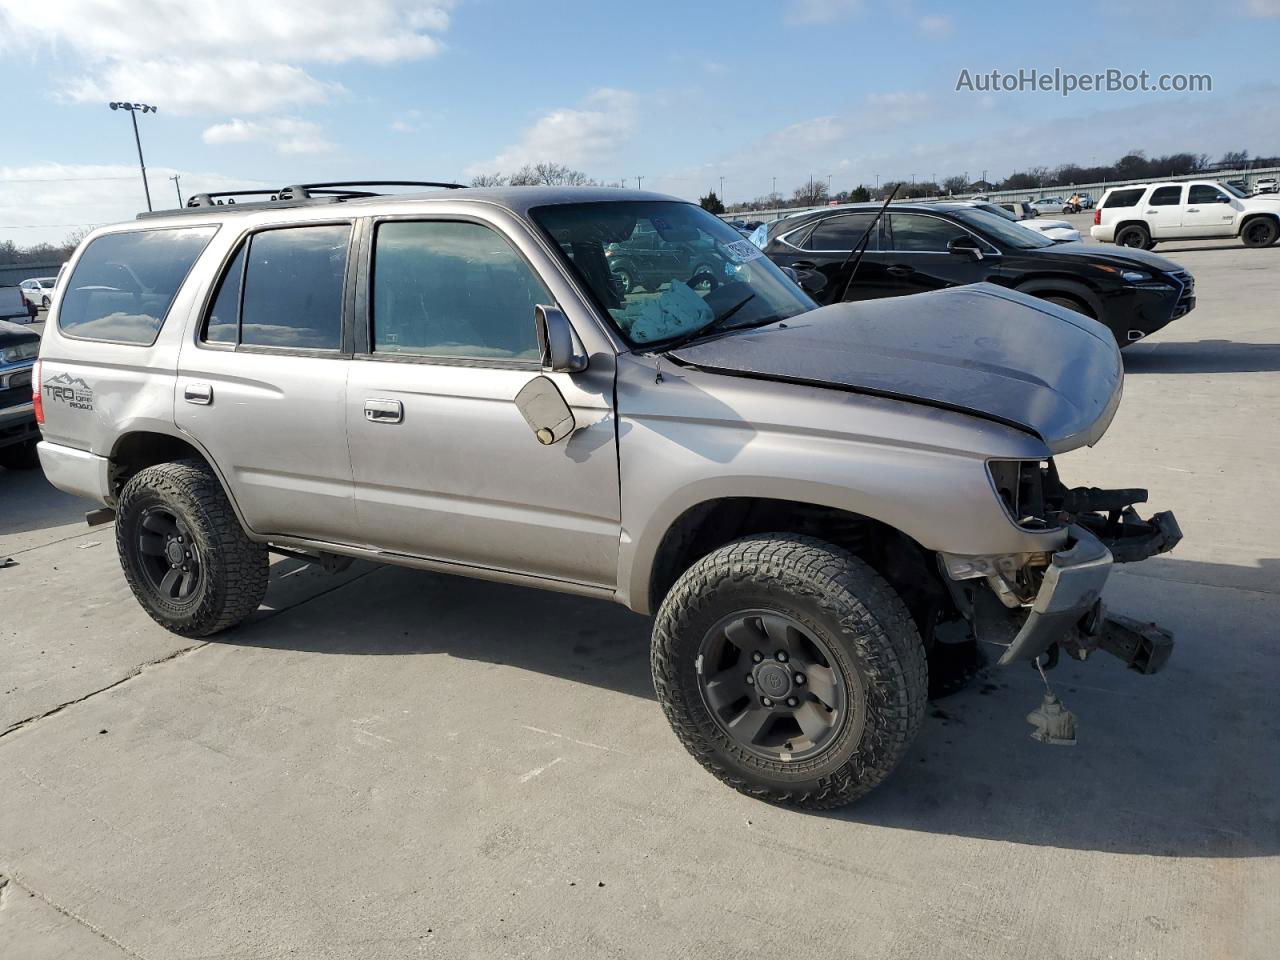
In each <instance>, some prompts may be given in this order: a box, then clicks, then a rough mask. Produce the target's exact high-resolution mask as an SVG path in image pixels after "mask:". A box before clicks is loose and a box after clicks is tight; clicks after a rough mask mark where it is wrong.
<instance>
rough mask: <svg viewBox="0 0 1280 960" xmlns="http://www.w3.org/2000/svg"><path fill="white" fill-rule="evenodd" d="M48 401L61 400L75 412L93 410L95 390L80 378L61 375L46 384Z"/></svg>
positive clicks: (45, 390) (50, 379)
mask: <svg viewBox="0 0 1280 960" xmlns="http://www.w3.org/2000/svg"><path fill="white" fill-rule="evenodd" d="M44 395H45V398H46V399H48V400H60V401H62V402H63V403H65V404H66V405H67V406H69V407H71V409H73V410H92V409H93V390H92V389H91V388H90V387H89V385H88V384H87V383H85V382H84V381H83V380H81V379H80V378H79V377H73V376H71V375H69V374H66V373H60V374H58V375H57V376H56V377H50V378H49V379H48V380H46V381H45V382H44Z"/></svg>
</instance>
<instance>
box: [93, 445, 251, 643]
mask: <svg viewBox="0 0 1280 960" xmlns="http://www.w3.org/2000/svg"><path fill="white" fill-rule="evenodd" d="M116 549H117V551H118V552H119V554H120V565H121V567H123V568H124V575H125V579H126V580H128V582H129V587H130V588H131V589H132V590H133V595H134V596H135V597H137V599H138V602H139V603H140V604H142V608H143V609H144V610H146V611H147V613H148V614H150V615H151V617H152V619H154V620H155V621H156V622H157V623H159V624H160V625H161V626H163V627H165V628H166V629H167V630H171V631H172V632H174V633H177V634H181V635H182V636H184V637H207V636H209V635H210V634H214V633H217V632H218V631H220V630H225V629H227V628H228V627H233V626H235V625H236V624H237V623H239V622H240V621H241V620H243V619H244V618H245V617H247V616H248V615H249V614H251V613H252V612H253V611H254V610H256V609H257V608H258V604H259V603H261V602H262V597H263V595H264V594H265V593H266V590H267V566H268V564H267V550H266V547H264V546H263V545H262V544H258V543H254V542H253V541H252V540H250V539H249V538H248V536H247V535H246V534H245V532H244V528H243V527H241V526H240V521H239V520H238V519H237V518H236V515H235V512H234V511H233V510H232V509H231V503H230V502H229V501H228V500H227V496H226V494H225V493H223V491H222V486H221V484H219V482H218V479H217V477H215V476H214V474H213V472H212V471H211V470H210V469H209V467H208V466H206V465H205V464H204V463H201V462H200V461H198V460H182V461H178V462H176V463H162V464H158V465H156V466H154V467H148V468H147V469H145V470H142V471H140V472H139V473H138V474H137V475H135V476H134V477H133V478H132V479H131V480H130V481H129V482H128V483H127V484H126V485H125V488H124V492H123V493H122V494H121V495H120V501H119V503H118V504H117V507H116Z"/></svg>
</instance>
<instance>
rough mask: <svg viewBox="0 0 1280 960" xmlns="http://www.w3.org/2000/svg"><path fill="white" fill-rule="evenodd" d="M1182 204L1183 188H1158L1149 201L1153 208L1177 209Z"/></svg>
mask: <svg viewBox="0 0 1280 960" xmlns="http://www.w3.org/2000/svg"><path fill="white" fill-rule="evenodd" d="M1181 202H1182V188H1181V187H1157V188H1156V189H1155V190H1153V191H1152V192H1151V199H1150V200H1148V201H1147V203H1149V204H1150V205H1151V206H1153V207H1175V206H1177V205H1178V204H1179V203H1181Z"/></svg>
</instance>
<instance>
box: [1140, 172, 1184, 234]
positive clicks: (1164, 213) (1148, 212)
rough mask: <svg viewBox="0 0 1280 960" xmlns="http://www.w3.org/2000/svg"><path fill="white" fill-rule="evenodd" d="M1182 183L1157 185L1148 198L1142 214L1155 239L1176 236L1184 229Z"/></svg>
mask: <svg viewBox="0 0 1280 960" xmlns="http://www.w3.org/2000/svg"><path fill="white" fill-rule="evenodd" d="M1185 192H1186V190H1185V188H1184V187H1182V186H1181V185H1170V186H1167V187H1156V188H1155V189H1154V190H1152V191H1151V196H1150V197H1148V198H1147V203H1146V206H1145V207H1143V208H1142V214H1143V216H1144V217H1145V218H1146V221H1147V225H1148V229H1149V230H1150V231H1151V237H1152V239H1154V240H1161V239H1168V238H1169V237H1176V236H1178V235H1179V234H1180V233H1181V230H1182V207H1183V202H1182V198H1183V194H1184V193H1185Z"/></svg>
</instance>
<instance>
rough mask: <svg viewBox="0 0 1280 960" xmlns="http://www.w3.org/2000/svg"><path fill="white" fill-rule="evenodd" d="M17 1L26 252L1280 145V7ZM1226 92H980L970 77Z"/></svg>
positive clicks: (16, 79) (14, 93) (9, 227)
mask: <svg viewBox="0 0 1280 960" xmlns="http://www.w3.org/2000/svg"><path fill="white" fill-rule="evenodd" d="M1064 8H1065V9H1069V10H1070V11H1071V12H1070V13H1067V14H1065V15H1064V14H1062V13H1055V14H1054V15H1046V16H1043V17H1037V16H1034V15H1033V14H1032V13H1031V12H1030V11H1032V10H1037V9H1038V10H1047V9H1048V8H1047V7H1045V6H1044V5H1039V6H1035V7H1033V6H1029V5H1027V4H1026V3H1025V2H1023V3H1003V2H1000V3H973V2H970V3H965V4H958V3H955V4H952V3H944V2H940V0H934V2H920V0H738V2H732V3H731V2H720V0H698V2H694V3H690V2H688V0H684V2H674V0H645V2H644V3H598V2H594V3H584V2H579V3H568V2H561V0H541V2H523V0H521V2H517V0H216V2H210V0H39V2H32V0H0V48H3V49H4V50H5V53H4V55H3V57H0V90H4V91H5V93H6V98H5V99H6V104H7V110H6V120H7V122H6V124H5V126H6V132H5V135H4V138H3V140H4V146H3V149H0V241H3V240H13V241H14V242H15V243H18V244H19V245H28V244H32V243H37V242H41V241H50V242H57V241H60V240H62V239H63V238H64V237H66V236H67V234H68V233H70V232H71V231H72V230H74V229H76V228H77V227H83V226H91V225H96V224H101V223H109V222H115V221H119V220H124V219H129V218H131V217H132V216H133V215H134V214H135V213H136V212H137V211H138V210H140V209H144V208H145V200H144V198H143V194H142V182H141V176H140V174H139V172H138V165H137V153H136V149H135V146H134V141H133V133H132V130H131V128H130V124H129V118H128V115H127V114H126V113H124V112H122V111H115V112H113V111H111V110H110V109H109V108H108V106H107V104H108V102H109V101H111V100H122V99H128V100H131V101H135V102H143V103H150V104H154V105H156V106H157V107H158V108H159V109H158V111H157V112H156V113H154V114H151V113H148V114H145V115H143V116H140V117H139V118H138V121H139V125H140V129H141V134H142V145H143V150H144V154H145V158H146V162H147V164H148V173H149V175H150V176H149V184H150V187H151V191H152V196H153V199H154V201H155V203H156V206H157V208H159V207H161V206H163V205H176V203H177V196H176V194H175V183H174V182H173V181H171V180H170V179H168V178H169V177H171V176H173V175H177V176H178V177H179V180H178V183H177V185H178V186H179V187H180V188H181V190H182V193H183V196H186V195H187V194H188V193H190V192H191V191H193V190H216V189H232V188H237V187H253V186H260V187H280V186H284V185H286V184H290V183H297V182H305V181H319V180H347V179H358V178H364V179H379V180H381V179H394V178H397V177H403V178H407V179H414V180H441V179H443V180H461V181H468V180H469V179H470V178H471V177H472V176H474V175H476V174H480V173H494V172H506V173H509V172H511V171H513V170H514V169H516V168H518V167H519V166H521V165H522V164H524V163H527V162H537V161H552V162H559V163H565V164H568V165H570V166H572V167H574V168H577V169H580V170H583V171H584V172H586V173H587V174H588V175H590V176H592V177H594V178H597V179H600V180H602V181H606V182H616V181H619V180H622V179H624V178H625V179H626V180H627V181H628V182H629V184H630V185H632V186H634V185H635V184H636V178H637V177H641V178H643V179H642V180H641V181H640V182H641V184H642V185H643V187H644V188H646V189H654V190H659V191H663V192H666V193H671V194H674V195H676V196H681V197H687V198H690V199H695V198H697V197H698V196H699V195H701V194H703V193H705V192H706V191H707V190H709V189H714V190H716V191H717V192H720V189H721V183H722V181H721V178H723V197H724V199H725V200H727V201H728V202H736V201H740V200H747V199H751V198H753V197H756V196H760V195H763V194H767V193H768V192H769V191H770V190H771V189H773V186H774V183H775V179H774V178H776V185H777V189H778V190H779V191H781V192H783V193H785V194H790V192H791V191H792V190H793V189H794V188H795V187H796V186H798V185H800V184H801V183H803V182H804V181H805V180H807V179H808V178H809V177H810V176H813V177H828V176H829V177H830V178H831V184H832V188H833V190H841V189H849V188H851V187H853V186H856V185H857V184H858V183H866V184H868V185H871V184H874V183H875V182H876V181H877V179H879V180H889V179H908V178H910V177H911V175H913V174H914V175H915V176H916V178H917V179H920V180H926V179H935V178H938V179H941V178H943V177H946V176H950V175H953V174H954V175H966V174H967V176H968V177H969V178H970V179H977V178H978V177H980V176H981V175H982V174H983V172H984V171H985V172H986V174H987V176H988V178H989V179H993V180H995V179H999V178H1002V177H1004V176H1006V175H1008V174H1009V173H1012V172H1014V171H1016V170H1020V169H1026V168H1027V167H1031V166H1038V165H1043V166H1048V167H1053V166H1056V165H1058V164H1061V163H1066V162H1075V163H1080V164H1085V165H1087V164H1089V163H1092V162H1108V161H1112V160H1115V159H1117V158H1118V157H1120V156H1121V155H1123V154H1124V153H1126V152H1129V151H1130V150H1133V149H1142V150H1145V151H1146V152H1147V153H1148V154H1160V153H1168V152H1174V151H1182V150H1186V151H1190V152H1194V153H1208V154H1210V155H1212V156H1213V157H1214V158H1217V157H1218V156H1219V155H1221V154H1222V153H1223V152H1224V151H1227V150H1241V149H1247V150H1249V151H1250V152H1251V153H1253V154H1255V155H1257V154H1262V155H1276V154H1280V80H1278V79H1277V78H1276V74H1275V70H1274V63H1275V60H1276V49H1277V40H1280V0H1221V2H1219V3H1215V4H1204V3H1203V2H1191V0H1163V2H1157V0H1107V2H1101V3H1091V2H1084V3H1076V4H1072V5H1069V7H1068V6H1066V5H1063V6H1059V7H1057V8H1055V9H1056V10H1061V9H1064ZM1055 68H1058V69H1061V70H1063V71H1067V72H1071V73H1078V74H1086V73H1094V72H1099V71H1105V70H1107V69H1117V70H1120V71H1125V72H1134V73H1136V72H1137V71H1140V70H1147V71H1148V72H1149V73H1150V74H1151V76H1152V77H1153V78H1154V77H1158V76H1159V75H1160V74H1162V73H1170V74H1174V73H1182V74H1190V73H1197V74H1208V75H1210V77H1211V78H1212V90H1211V91H1208V92H1136V91H1135V92H1124V91H1115V92H1106V91H1097V92H1081V91H1076V92H1074V93H1073V94H1071V95H1070V96H1065V97H1064V96H1062V95H1061V93H1059V92H1053V91H1039V90H1037V91H1020V92H1005V91H1001V90H997V91H995V92H984V91H982V90H977V89H963V90H957V89H956V87H957V81H958V79H959V78H960V77H961V71H962V70H967V71H969V76H970V77H974V76H977V75H980V74H989V73H990V72H991V71H992V70H998V71H1001V72H1006V73H1017V71H1018V70H1020V69H1024V70H1031V69H1036V70H1038V71H1041V72H1042V73H1043V72H1048V73H1052V71H1053V70H1054V69H1055Z"/></svg>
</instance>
